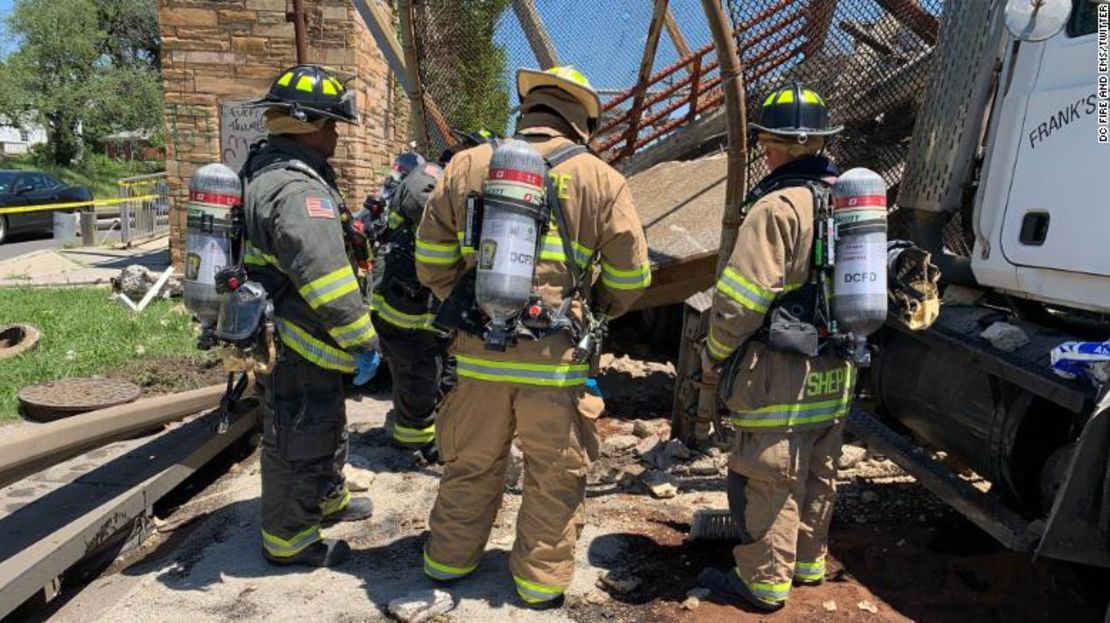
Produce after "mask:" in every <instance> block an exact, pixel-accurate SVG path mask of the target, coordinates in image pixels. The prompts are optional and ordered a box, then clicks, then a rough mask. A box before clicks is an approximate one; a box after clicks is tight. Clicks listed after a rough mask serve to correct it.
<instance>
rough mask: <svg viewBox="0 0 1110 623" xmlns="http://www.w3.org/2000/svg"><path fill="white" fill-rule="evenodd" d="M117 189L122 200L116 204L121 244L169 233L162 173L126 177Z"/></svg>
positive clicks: (164, 181) (167, 192) (167, 202)
mask: <svg viewBox="0 0 1110 623" xmlns="http://www.w3.org/2000/svg"><path fill="white" fill-rule="evenodd" d="M118 186H119V197H120V199H123V200H125V201H123V202H122V203H120V205H119V224H120V240H121V242H123V243H124V244H127V243H130V242H132V241H134V240H136V239H142V238H149V237H152V236H158V235H161V234H164V233H168V232H169V230H170V198H169V185H168V183H167V182H166V174H165V173H154V174H152V175H138V176H135V177H128V178H125V179H122V180H120V181H119V183H118Z"/></svg>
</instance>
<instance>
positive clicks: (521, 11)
mask: <svg viewBox="0 0 1110 623" xmlns="http://www.w3.org/2000/svg"><path fill="white" fill-rule="evenodd" d="M513 12H514V13H516V18H517V20H519V21H520V27H521V28H522V29H523V30H524V36H525V37H526V38H527V39H528V45H529V46H531V47H532V53H533V54H535V55H536V61H537V62H539V64H540V69H551V68H552V67H558V66H559V65H562V63H560V62H559V53H558V51H557V50H556V49H555V45H554V44H553V43H551V36H550V35H548V34H547V28H546V27H545V26H544V25H543V18H542V17H540V12H539V11H537V10H536V4H535V2H533V0H513Z"/></svg>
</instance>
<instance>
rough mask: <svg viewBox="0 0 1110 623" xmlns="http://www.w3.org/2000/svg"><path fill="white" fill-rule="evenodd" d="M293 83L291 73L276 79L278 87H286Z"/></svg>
mask: <svg viewBox="0 0 1110 623" xmlns="http://www.w3.org/2000/svg"><path fill="white" fill-rule="evenodd" d="M292 81H293V72H291V71H287V72H285V74H284V75H282V77H280V78H278V81H277V83H278V86H282V87H287V86H289V83H290V82H292Z"/></svg>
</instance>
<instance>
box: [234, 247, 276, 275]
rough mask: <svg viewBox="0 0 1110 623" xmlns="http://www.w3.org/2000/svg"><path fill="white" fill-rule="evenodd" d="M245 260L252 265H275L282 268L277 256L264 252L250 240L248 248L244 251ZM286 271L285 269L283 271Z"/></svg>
mask: <svg viewBox="0 0 1110 623" xmlns="http://www.w3.org/2000/svg"><path fill="white" fill-rule="evenodd" d="M243 262H244V263H246V264H249V265H251V266H273V267H274V268H276V269H278V270H281V265H280V264H279V263H278V259H277V257H276V256H273V255H270V254H269V253H263V252H262V251H260V250H259V249H258V247H256V246H254V245H253V244H251V243H250V242H247V244H246V248H245V249H244V252H243ZM283 272H284V271H283Z"/></svg>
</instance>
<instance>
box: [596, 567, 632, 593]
mask: <svg viewBox="0 0 1110 623" xmlns="http://www.w3.org/2000/svg"><path fill="white" fill-rule="evenodd" d="M596 586H597V587H598V588H600V589H604V590H607V591H610V592H613V593H631V592H632V591H634V590H636V589H637V588H639V587H640V578H637V577H635V576H632V575H625V574H619V573H617V572H614V571H601V572H599V573H598V574H597V583H596Z"/></svg>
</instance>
